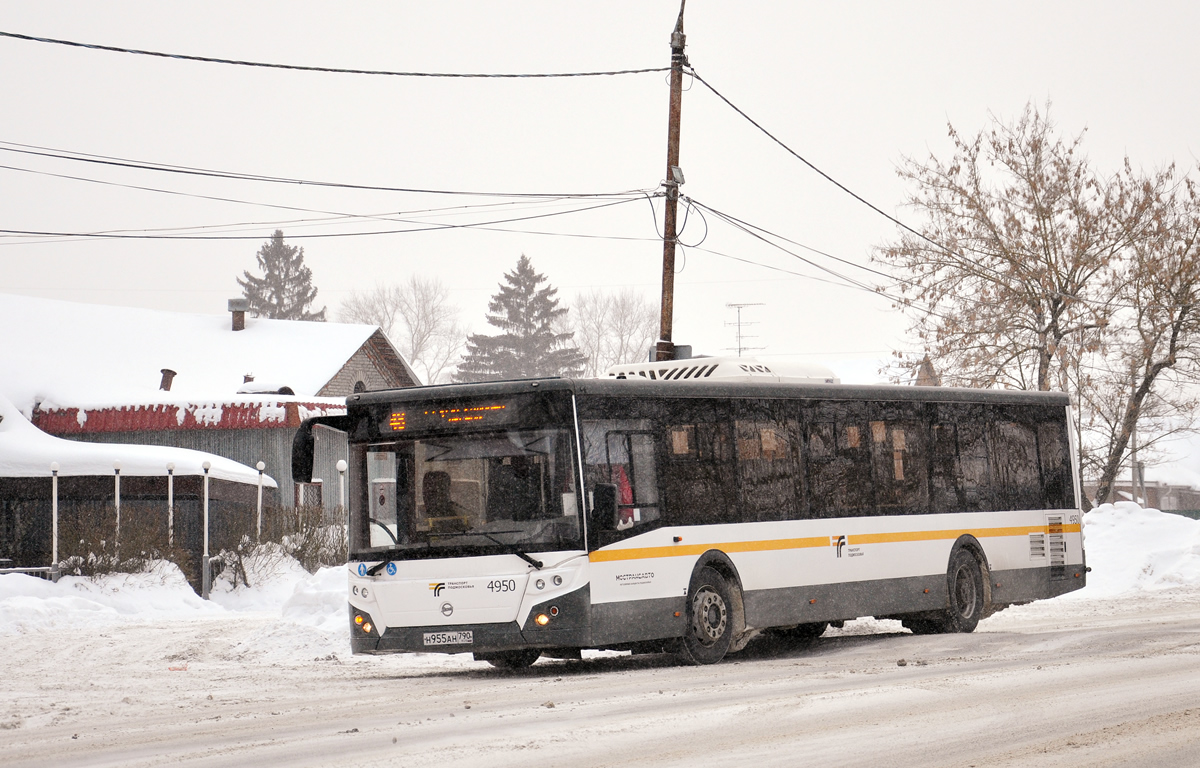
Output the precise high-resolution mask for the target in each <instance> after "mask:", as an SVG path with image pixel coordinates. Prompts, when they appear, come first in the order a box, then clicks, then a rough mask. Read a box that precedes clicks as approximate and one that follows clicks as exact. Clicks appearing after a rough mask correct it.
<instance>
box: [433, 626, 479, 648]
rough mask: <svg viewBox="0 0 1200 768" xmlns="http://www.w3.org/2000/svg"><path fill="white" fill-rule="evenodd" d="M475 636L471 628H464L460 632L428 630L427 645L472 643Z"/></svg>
mask: <svg viewBox="0 0 1200 768" xmlns="http://www.w3.org/2000/svg"><path fill="white" fill-rule="evenodd" d="M474 642H475V637H474V636H473V635H472V633H471V630H469V629H463V630H459V631H458V632H426V633H425V645H471V644H473V643H474Z"/></svg>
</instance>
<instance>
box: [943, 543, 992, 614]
mask: <svg viewBox="0 0 1200 768" xmlns="http://www.w3.org/2000/svg"><path fill="white" fill-rule="evenodd" d="M946 579H947V581H948V585H947V586H949V587H950V606H949V607H948V608H947V609H946V631H947V632H974V631H975V627H976V626H978V624H979V620H980V619H981V618H983V572H982V571H981V570H980V568H979V561H978V560H976V559H975V556H974V555H972V554H971V553H970V552H968V551H967V550H965V549H960V550H958V551H956V552H955V553H954V554H953V555H952V556H951V557H950V569H949V572H948V573H947V574H946Z"/></svg>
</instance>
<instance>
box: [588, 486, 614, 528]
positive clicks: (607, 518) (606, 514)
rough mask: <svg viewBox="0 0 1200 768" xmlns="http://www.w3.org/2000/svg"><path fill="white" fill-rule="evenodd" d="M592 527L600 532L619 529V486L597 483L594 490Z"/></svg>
mask: <svg viewBox="0 0 1200 768" xmlns="http://www.w3.org/2000/svg"><path fill="white" fill-rule="evenodd" d="M591 522H592V525H593V526H595V528H596V529H597V530H600V531H613V530H616V528H617V486H616V485H614V484H613V483H596V487H595V488H594V489H593V490H592V519H591Z"/></svg>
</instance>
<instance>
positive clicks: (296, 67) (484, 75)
mask: <svg viewBox="0 0 1200 768" xmlns="http://www.w3.org/2000/svg"><path fill="white" fill-rule="evenodd" d="M0 37H9V38H12V39H14V40H26V41H29V42H34V43H48V44H51V45H64V46H68V47H71V48H86V49H89V50H93V51H109V52H111V53H128V54H134V55H137V56H154V57H157V58H161V59H179V60H182V61H198V62H203V63H205V64H228V65H234V66H239V67H259V68H265V69H286V70H292V71H296V72H324V73H326V74H334V75H382V76H386V77H429V78H455V79H508V80H515V79H522V78H537V79H550V78H564V77H613V76H617V75H641V74H646V73H649V72H669V71H670V70H671V68H670V67H643V68H641V69H614V70H609V71H604V72H521V73H499V72H397V71H391V70H385V69H347V68H342V67H315V66H306V65H303V64H273V63H269V62H264V61H245V60H241V59H222V58H217V57H214V56H192V55H189V54H183V53H165V52H162V51H148V50H142V49H139V48H122V47H120V46H116V45H100V44H98V43H80V42H77V41H74V40H59V39H56V38H53V37H37V36H35V35H23V34H20V33H18V32H3V31H0Z"/></svg>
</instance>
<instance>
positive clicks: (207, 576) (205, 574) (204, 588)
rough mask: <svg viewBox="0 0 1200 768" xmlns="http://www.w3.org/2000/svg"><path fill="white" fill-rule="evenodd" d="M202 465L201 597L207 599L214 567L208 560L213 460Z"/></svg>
mask: <svg viewBox="0 0 1200 768" xmlns="http://www.w3.org/2000/svg"><path fill="white" fill-rule="evenodd" d="M200 466H201V467H203V468H204V556H203V557H202V558H201V559H200V567H201V570H202V573H201V576H200V578H201V582H200V597H202V598H204V599H205V600H207V599H208V591H209V589H211V588H212V567H211V566H210V565H209V560H208V470H210V469H212V462H210V461H206V462H204V463H203V464H201V465H200Z"/></svg>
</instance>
